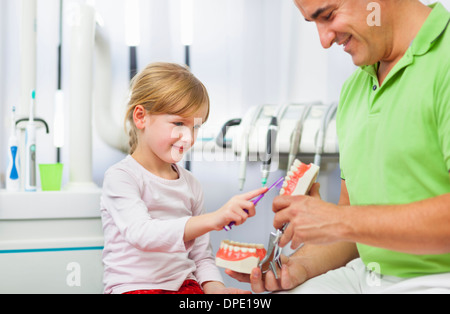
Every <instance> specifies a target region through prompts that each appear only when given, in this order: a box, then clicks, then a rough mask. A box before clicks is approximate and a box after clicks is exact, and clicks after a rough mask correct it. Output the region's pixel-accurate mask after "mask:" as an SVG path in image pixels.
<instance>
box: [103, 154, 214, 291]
mask: <svg viewBox="0 0 450 314" xmlns="http://www.w3.org/2000/svg"><path fill="white" fill-rule="evenodd" d="M174 167H175V169H176V170H177V172H178V174H179V178H178V179H177V180H166V179H163V178H160V177H158V176H156V175H154V174H152V173H151V172H149V171H147V170H146V169H145V168H144V167H143V166H141V165H140V164H139V163H138V162H137V161H136V160H135V159H134V158H133V157H131V156H127V157H126V158H125V159H124V160H122V161H121V162H119V163H117V164H116V165H114V166H112V167H111V168H110V169H108V171H107V172H106V173H105V178H104V182H103V193H102V198H101V217H102V223H103V232H104V238H105V247H104V251H103V264H104V278H103V281H104V285H105V287H104V288H105V290H104V292H105V293H124V292H127V291H134V290H149V289H164V290H178V289H179V288H180V287H181V285H182V284H183V282H184V281H185V280H186V279H194V280H197V281H198V282H199V283H200V284H202V283H203V282H206V281H220V282H223V281H222V276H221V274H220V272H219V270H218V269H217V267H216V265H215V262H214V257H213V255H212V249H211V245H210V242H209V235H208V234H206V235H204V236H201V237H199V238H197V239H195V240H192V241H189V242H184V241H183V237H184V229H185V225H186V222H187V221H188V220H189V219H190V218H191V217H192V216H197V215H201V214H203V213H204V209H203V192H202V188H201V186H200V184H199V182H198V181H197V180H196V179H195V178H194V177H193V176H192V174H191V173H189V172H188V171H187V170H185V169H183V168H182V167H177V166H174Z"/></svg>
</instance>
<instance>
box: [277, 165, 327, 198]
mask: <svg viewBox="0 0 450 314" xmlns="http://www.w3.org/2000/svg"><path fill="white" fill-rule="evenodd" d="M319 169H320V168H319V166H316V165H315V164H309V165H306V164H304V163H302V162H301V161H299V160H298V159H296V160H295V161H294V163H293V164H292V166H291V169H290V171H289V172H288V173H287V175H286V178H285V179H284V183H283V187H282V188H281V190H280V195H306V194H308V193H309V190H310V189H311V186H312V185H313V183H314V182H315V181H316V178H317V175H318V174H319Z"/></svg>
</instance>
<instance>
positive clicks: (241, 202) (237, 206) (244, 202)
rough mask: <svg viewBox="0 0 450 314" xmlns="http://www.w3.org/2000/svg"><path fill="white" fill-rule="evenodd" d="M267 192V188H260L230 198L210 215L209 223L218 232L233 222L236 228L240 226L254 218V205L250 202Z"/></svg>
mask: <svg viewBox="0 0 450 314" xmlns="http://www.w3.org/2000/svg"><path fill="white" fill-rule="evenodd" d="M267 190H268V189H267V188H260V189H257V190H253V191H250V192H247V193H245V194H241V195H237V196H234V197H232V198H231V199H230V200H229V201H228V202H227V203H226V204H225V205H223V206H222V207H221V208H220V209H218V210H217V211H215V212H214V213H212V218H213V219H212V221H211V223H212V224H213V228H214V230H217V231H220V230H222V229H223V227H225V226H227V225H228V224H229V223H231V222H233V221H234V222H235V224H236V225H237V226H238V225H241V224H243V223H244V222H245V221H246V220H247V218H249V217H253V216H255V205H254V204H253V202H251V201H250V200H251V199H253V198H255V197H256V196H258V195H260V194H262V193H264V192H267ZM246 211H248V213H247V212H246Z"/></svg>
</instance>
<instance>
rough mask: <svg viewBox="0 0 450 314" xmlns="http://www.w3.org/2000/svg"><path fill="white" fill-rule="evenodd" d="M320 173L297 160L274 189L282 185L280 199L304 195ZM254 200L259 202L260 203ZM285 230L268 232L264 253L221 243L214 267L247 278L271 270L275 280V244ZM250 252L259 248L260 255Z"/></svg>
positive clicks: (277, 249)
mask: <svg viewBox="0 0 450 314" xmlns="http://www.w3.org/2000/svg"><path fill="white" fill-rule="evenodd" d="M319 169H320V168H319V166H317V165H315V164H309V165H306V164H304V163H302V162H301V161H299V160H298V159H296V160H295V161H294V163H293V165H292V166H291V168H290V171H289V172H288V173H287V175H286V177H285V178H281V179H280V180H278V181H277V182H275V183H274V185H273V186H276V185H278V184H280V182H283V184H282V188H281V190H280V195H307V194H308V193H309V191H310V189H311V187H312V185H313V183H314V182H315V181H316V179H317V176H318V173H319ZM264 194H265V193H264ZM257 200H258V201H259V199H257ZM286 228H287V224H286V225H284V226H283V228H281V229H279V230H276V231H275V232H271V234H270V237H269V243H268V246H267V250H263V247H261V245H260V244H251V245H250V244H240V243H237V242H232V241H229V240H224V241H222V243H221V245H220V249H219V251H218V252H217V254H216V265H217V266H219V267H223V268H228V269H231V270H233V271H236V272H240V273H244V274H250V273H251V270H252V269H253V268H255V267H259V268H260V269H261V271H262V272H263V273H266V272H268V271H270V270H271V271H272V272H273V273H274V275H275V278H277V279H278V278H279V275H278V272H277V266H278V267H281V260H280V256H281V251H282V248H281V247H279V246H278V243H279V241H280V238H281V236H282V235H283V232H284V230H285V229H286ZM253 248H258V249H259V251H258V250H257V249H253ZM263 252H264V253H265V254H264V255H263V254H262V253H263Z"/></svg>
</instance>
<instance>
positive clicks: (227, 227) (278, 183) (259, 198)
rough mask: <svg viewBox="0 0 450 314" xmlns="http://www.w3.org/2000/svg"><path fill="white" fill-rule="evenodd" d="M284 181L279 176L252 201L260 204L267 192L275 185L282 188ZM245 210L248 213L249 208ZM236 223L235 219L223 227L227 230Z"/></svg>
mask: <svg viewBox="0 0 450 314" xmlns="http://www.w3.org/2000/svg"><path fill="white" fill-rule="evenodd" d="M283 183H284V177H281V178H279V179H278V180H277V181H276V182H275V183H274V184H272V185H271V186H270V187H269V189H268V190H267V191H266V192H264V193H262V194H261V195H259V196H258V197H257V198H255V199H254V200H252V203H253V204H254V205H255V206H256V204H258V202H259V201H260V200H261V199H262V198H263V197H264V195H266V194H267V192H269V191H270V190H272V189H273V188H274V187H276V188H278V189H281V187H282V186H283ZM244 210H245V212H246V213H247V214H248V210H246V209H244ZM234 224H235V222H234V221H232V222H230V224H229V225H228V226H225V227H223V229H224V230H225V231H230V230H231V227H232V226H233V225H234Z"/></svg>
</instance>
